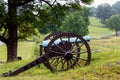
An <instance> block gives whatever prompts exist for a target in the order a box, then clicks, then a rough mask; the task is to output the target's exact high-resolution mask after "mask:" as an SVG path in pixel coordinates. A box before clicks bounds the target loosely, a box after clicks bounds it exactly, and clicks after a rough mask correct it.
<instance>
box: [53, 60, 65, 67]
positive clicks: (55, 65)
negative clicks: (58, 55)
mask: <svg viewBox="0 0 120 80" xmlns="http://www.w3.org/2000/svg"><path fill="white" fill-rule="evenodd" d="M63 60H64V59H61V60H60V61H58V62H57V63H56V64H55V65H53V67H57V65H58V64H60V62H62V61H63Z"/></svg>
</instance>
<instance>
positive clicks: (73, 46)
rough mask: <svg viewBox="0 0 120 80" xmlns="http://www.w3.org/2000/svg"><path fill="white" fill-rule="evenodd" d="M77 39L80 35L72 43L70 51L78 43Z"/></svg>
mask: <svg viewBox="0 0 120 80" xmlns="http://www.w3.org/2000/svg"><path fill="white" fill-rule="evenodd" d="M77 40H78V37H77V38H76V40H75V42H74V44H73V45H72V47H71V49H70V51H71V50H72V49H73V47H74V46H75V45H76V43H77Z"/></svg>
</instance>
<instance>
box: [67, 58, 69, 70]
mask: <svg viewBox="0 0 120 80" xmlns="http://www.w3.org/2000/svg"><path fill="white" fill-rule="evenodd" d="M67 69H69V60H67Z"/></svg>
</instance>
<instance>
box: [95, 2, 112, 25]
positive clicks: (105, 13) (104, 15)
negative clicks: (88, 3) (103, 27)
mask: <svg viewBox="0 0 120 80" xmlns="http://www.w3.org/2000/svg"><path fill="white" fill-rule="evenodd" d="M112 14H113V11H112V8H111V6H110V4H108V3H103V4H100V5H99V6H98V7H97V9H96V17H98V18H100V19H101V22H102V23H103V24H105V23H104V22H105V20H106V19H108V18H109V17H110V16H111V15H112Z"/></svg>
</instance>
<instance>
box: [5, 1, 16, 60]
mask: <svg viewBox="0 0 120 80" xmlns="http://www.w3.org/2000/svg"><path fill="white" fill-rule="evenodd" d="M13 2H14V1H12V0H8V20H7V26H8V40H7V43H6V46H7V62H13V61H15V60H17V42H18V34H17V7H16V5H15V3H13Z"/></svg>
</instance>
